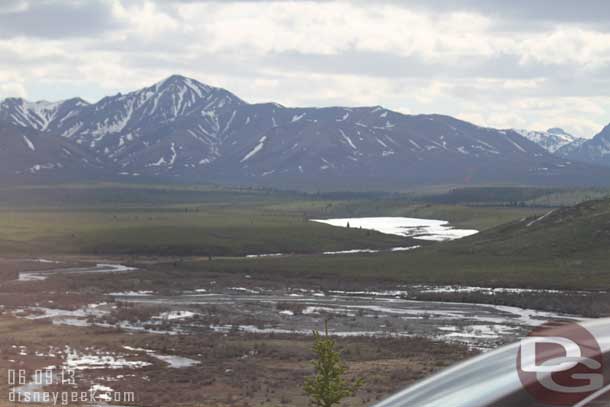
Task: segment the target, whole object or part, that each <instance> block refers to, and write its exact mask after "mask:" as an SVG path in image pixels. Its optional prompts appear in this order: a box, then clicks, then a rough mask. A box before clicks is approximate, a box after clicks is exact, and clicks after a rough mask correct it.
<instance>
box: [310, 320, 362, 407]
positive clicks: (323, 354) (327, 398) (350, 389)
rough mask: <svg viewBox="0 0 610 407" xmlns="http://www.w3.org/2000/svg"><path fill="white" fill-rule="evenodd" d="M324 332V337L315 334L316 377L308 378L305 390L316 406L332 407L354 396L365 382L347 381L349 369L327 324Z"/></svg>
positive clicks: (314, 362) (360, 380)
mask: <svg viewBox="0 0 610 407" xmlns="http://www.w3.org/2000/svg"><path fill="white" fill-rule="evenodd" d="M324 331H325V332H324V336H322V335H320V333H319V332H317V331H314V333H313V334H314V341H315V342H314V346H313V351H314V353H315V355H316V359H315V360H314V361H313V365H314V368H315V371H316V375H315V376H314V377H308V378H306V380H305V386H304V389H305V393H307V395H308V396H309V398H310V400H311V403H312V404H313V405H314V406H319V407H332V406H334V405H337V404H340V403H341V401H342V400H344V399H346V398H348V397H351V396H353V395H354V394H355V393H356V391H358V389H360V388H361V387H362V385H363V384H364V381H363V380H362V379H358V380H356V381H355V383H353V384H350V383H348V382H347V381H346V378H345V374H346V372H347V367H346V366H345V364H344V363H343V361H342V359H341V354H340V353H339V352H337V351H336V350H335V341H334V340H333V339H332V338H330V337H329V336H328V323H327V322H325V330H324Z"/></svg>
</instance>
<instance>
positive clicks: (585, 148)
mask: <svg viewBox="0 0 610 407" xmlns="http://www.w3.org/2000/svg"><path fill="white" fill-rule="evenodd" d="M558 154H559V155H561V156H562V157H566V158H568V159H571V160H578V161H582V162H586V163H592V164H598V165H604V166H610V124H609V125H607V126H606V127H604V128H603V129H602V131H601V132H599V133H598V134H597V135H596V136H595V137H593V138H592V139H590V140H584V141H582V142H581V143H580V144H575V145H569V146H566V147H564V148H562V149H561V150H559V151H558Z"/></svg>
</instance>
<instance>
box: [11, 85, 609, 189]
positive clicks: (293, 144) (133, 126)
mask: <svg viewBox="0 0 610 407" xmlns="http://www.w3.org/2000/svg"><path fill="white" fill-rule="evenodd" d="M0 122H3V123H5V124H4V126H5V128H8V127H7V126H12V127H11V129H12V130H10V131H11V132H14V131H16V130H15V129H16V128H17V127H19V128H21V129H23V131H30V132H38V133H36V134H37V136H36V137H35V138H36V139H37V140H38V139H42V138H45V137H46V140H47V142H48V143H52V144H53V143H54V144H56V145H62V146H70V147H69V148H68V149H69V150H71V151H72V150H73V151H78V152H79V153H82V154H83V155H85V156H87V157H94V158H93V159H92V158H87V157H81V158H80V159H79V160H80V161H79V163H80V164H79V165H85V166H86V167H88V168H87V170H86V171H82V172H79V173H75V172H72V174H73V175H78V176H80V177H81V178H82V180H84V181H86V180H87V179H88V178H87V177H88V176H89V174H91V173H92V172H96V171H99V170H100V169H101V170H102V172H103V173H105V174H108V175H107V176H109V177H111V178H114V179H117V178H119V179H130V180H139V179H140V180H144V179H145V180H155V181H160V182H167V181H176V182H183V183H222V184H238V185H253V186H270V187H280V188H290V189H320V190H336V189H344V190H346V189H379V190H395V189H400V188H405V187H412V186H419V185H440V184H452V185H471V184H482V183H487V184H489V183H495V184H497V183H501V184H527V185H543V186H548V185H553V186H563V185H610V169H607V168H603V167H597V166H591V165H588V164H582V163H577V162H573V161H572V160H569V159H565V158H563V157H558V156H556V155H552V154H550V153H549V151H550V150H549V151H547V150H545V148H543V147H541V146H540V145H538V144H536V143H534V142H532V141H530V140H528V139H527V138H526V137H523V136H522V135H520V134H519V133H517V132H515V131H513V130H498V129H492V128H484V127H480V126H477V125H475V124H472V123H468V122H465V121H461V120H458V119H455V118H453V117H449V116H442V115H405V114H401V113H398V112H394V111H391V110H388V109H385V108H383V107H381V106H373V107H355V108H350V107H328V108H288V107H284V106H281V105H279V104H275V103H263V104H249V103H247V102H245V101H243V100H242V99H240V98H239V97H237V96H236V95H234V94H232V93H231V92H229V91H227V90H224V89H220V88H215V87H211V86H208V85H205V84H203V83H200V82H198V81H195V80H193V79H189V78H185V77H182V76H178V75H174V76H171V77H169V78H167V79H165V80H163V81H161V82H159V83H156V84H154V85H152V86H149V87H146V88H143V89H140V90H137V91H134V92H130V93H127V94H118V95H114V96H109V97H105V98H103V99H102V100H100V101H99V102H97V103H93V104H89V103H87V102H85V101H83V100H82V99H79V98H75V99H70V100H66V101H62V102H54V103H51V102H28V101H25V100H23V99H18V98H9V99H5V100H4V101H3V102H2V103H0ZM6 132H8V130H7V131H6ZM7 134H8V133H7ZM31 134H34V133H31ZM553 134H555V135H556V136H557V137H558V138H561V137H563V138H565V137H567V136H566V135H559V132H555V133H553ZM32 137H34V136H32ZM0 138H6V139H7V142H8V140H9V136H7V135H5V131H2V133H0ZM13 138H14V137H13ZM11 140H12V139H11ZM39 142H41V141H39ZM12 148H13V149H17V150H18V149H20V152H19V154H26V153H27V155H28V156H32V159H31V165H30V166H29V167H27V166H26V167H25V168H23V169H21V170H20V169H18V168H16V167H14V166H13V165H12V164H8V163H2V164H0V170H1V171H2V172H3V174H4V175H5V177H9V178H10V177H11V176H12V177H18V176H20V175H22V173H23V171H26V172H27V171H28V169H29V168H31V167H32V166H34V165H44V164H47V163H52V164H54V165H53V166H51V165H46V166H45V167H44V169H45V171H35V172H36V173H37V174H39V176H40V177H41V179H44V178H43V177H52V176H55V175H56V174H61V172H62V171H63V168H64V167H66V166H67V165H72V164H71V163H72V161H71V160H72V158H71V157H65V156H61V155H60V156H58V157H55V158H51V157H48V156H45V155H44V154H43V151H42V150H36V151H34V150H30V151H28V149H29V146H28V145H25V144H24V143H16V144H13V147H12ZM66 148H67V147H66ZM547 148H548V147H547ZM39 152H40V153H41V156H40V157H35V156H36V155H37V154H38V153H39ZM34 157H35V158H34ZM57 164H60V165H57ZM87 164H91V165H90V166H87ZM41 168H42V167H41ZM19 171H22V172H21V173H20V172H19Z"/></svg>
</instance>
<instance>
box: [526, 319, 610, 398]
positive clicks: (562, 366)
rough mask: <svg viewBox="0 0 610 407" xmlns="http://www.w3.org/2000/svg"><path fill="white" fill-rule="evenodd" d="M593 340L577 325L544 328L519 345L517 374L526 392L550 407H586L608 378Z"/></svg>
mask: <svg viewBox="0 0 610 407" xmlns="http://www.w3.org/2000/svg"><path fill="white" fill-rule="evenodd" d="M604 364H605V362H604V358H603V354H602V351H601V349H600V346H599V343H598V342H597V340H596V339H595V337H594V336H593V335H592V334H591V333H590V332H589V331H588V330H587V329H585V328H584V327H583V326H581V325H579V324H557V325H552V326H549V325H545V326H542V327H540V328H537V329H536V330H534V331H532V332H531V333H530V334H529V336H527V337H526V338H524V339H523V340H522V341H521V344H520V348H519V351H518V354H517V371H518V373H519V379H520V380H521V383H522V384H523V386H524V387H525V389H526V390H527V391H528V392H529V393H530V394H531V395H532V396H533V397H534V398H535V399H536V400H537V401H539V402H540V403H544V404H547V405H550V406H564V405H570V406H578V405H583V406H584V405H586V402H587V400H589V399H593V398H594V397H595V396H596V394H598V393H602V392H605V388H606V386H607V384H608V378H607V377H606V375H605V373H604Z"/></svg>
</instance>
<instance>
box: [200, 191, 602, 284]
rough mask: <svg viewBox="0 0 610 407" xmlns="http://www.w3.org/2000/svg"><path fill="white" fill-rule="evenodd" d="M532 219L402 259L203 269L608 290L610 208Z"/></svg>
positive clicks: (596, 205)
mask: <svg viewBox="0 0 610 407" xmlns="http://www.w3.org/2000/svg"><path fill="white" fill-rule="evenodd" d="M540 217H541V216H540V215H537V216H534V217H530V218H528V219H525V220H515V221H513V222H511V223H508V224H505V225H501V226H498V227H495V228H492V229H490V230H487V231H485V232H483V233H481V234H479V235H475V236H473V237H470V238H466V239H461V240H458V241H454V242H448V243H443V244H439V245H431V246H428V247H425V248H422V249H419V250H416V251H413V252H408V253H392V254H378V255H362V256H340V257H322V256H315V257H303V258H299V259H294V258H284V259H274V260H273V261H271V260H265V259H262V260H257V261H256V262H252V263H250V264H244V263H239V262H223V263H222V264H220V263H219V264H210V265H206V266H205V267H206V268H217V269H220V268H222V269H223V270H225V271H235V272H244V271H247V272H249V273H253V272H258V273H281V274H283V275H284V276H286V277H289V276H291V275H298V276H301V277H302V276H304V275H309V276H310V277H311V278H312V279H315V278H321V277H323V276H324V275H325V274H332V275H338V276H339V281H340V278H347V277H349V278H354V277H359V278H363V279H371V280H373V281H383V280H395V281H396V282H409V283H456V284H472V285H490V286H494V285H495V286H525V287H545V288H550V287H557V288H588V289H608V288H610V251H609V248H610V200H598V201H590V202H586V203H583V204H580V205H578V206H576V207H573V208H563V209H557V210H555V211H554V212H552V213H550V214H549V215H548V216H547V217H545V218H544V219H541V220H538V221H537V222H534V223H531V222H533V221H534V220H536V219H539V218H540ZM530 223H531V224H530ZM528 224H530V226H529V227H528V226H527V225H528Z"/></svg>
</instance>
